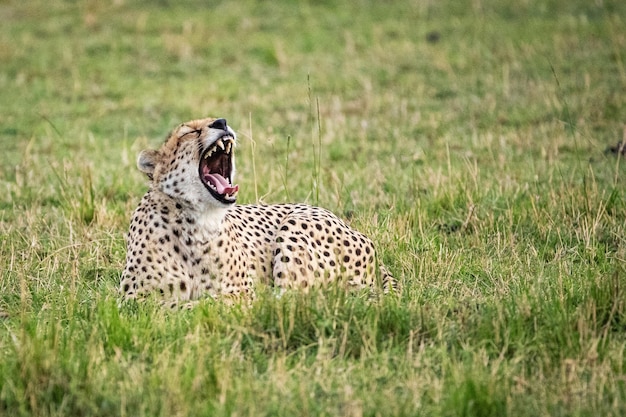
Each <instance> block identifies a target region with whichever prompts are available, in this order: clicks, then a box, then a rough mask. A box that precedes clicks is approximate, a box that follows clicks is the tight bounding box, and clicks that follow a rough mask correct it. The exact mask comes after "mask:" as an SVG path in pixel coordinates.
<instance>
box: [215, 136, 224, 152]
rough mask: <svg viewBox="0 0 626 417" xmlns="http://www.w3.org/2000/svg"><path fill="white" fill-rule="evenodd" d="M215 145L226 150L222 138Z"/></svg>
mask: <svg viewBox="0 0 626 417" xmlns="http://www.w3.org/2000/svg"><path fill="white" fill-rule="evenodd" d="M215 145H217V146H219V147H220V149H221V150H224V141H223V140H222V139H221V138H220V139H218V140H217V142H215Z"/></svg>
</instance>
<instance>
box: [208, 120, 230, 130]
mask: <svg viewBox="0 0 626 417" xmlns="http://www.w3.org/2000/svg"><path fill="white" fill-rule="evenodd" d="M209 127H210V128H211V129H219V130H226V119H216V120H214V121H213V123H211V124H210V125H209Z"/></svg>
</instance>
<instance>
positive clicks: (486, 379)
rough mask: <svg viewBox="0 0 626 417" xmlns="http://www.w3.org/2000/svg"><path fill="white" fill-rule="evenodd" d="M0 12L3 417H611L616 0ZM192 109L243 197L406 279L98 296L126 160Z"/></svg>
mask: <svg viewBox="0 0 626 417" xmlns="http://www.w3.org/2000/svg"><path fill="white" fill-rule="evenodd" d="M463 3H466V4H463ZM0 22H1V23H0V91H1V93H0V109H1V110H0V146H1V152H0V316H1V318H0V415H6V416H28V415H37V416H193V415H207V416H226V415H229V416H231V415H232V416H261V415H267V416H293V415H301V416H306V415H325V416H335V415H342V416H391V415H397V416H419V415H422V416H457V415H459V416H506V415H510V416H570V415H571V416H623V415H625V414H626V266H625V264H626V182H625V181H626V167H625V165H626V162H625V161H624V155H620V154H619V152H611V151H606V150H607V148H608V147H611V146H613V147H615V146H616V144H617V143H618V142H619V141H620V140H622V138H623V137H624V136H626V130H625V123H626V99H625V97H626V67H625V65H626V32H625V31H624V27H625V26H626V2H624V1H622V0H600V1H585V0H573V1H571V0H547V1H539V0H522V1H519V0H502V1H495V0H494V1H484V0H475V1H472V2H458V1H454V0H443V1H437V2H431V1H428V0H424V1H418V0H414V1H402V2H401V1H367V0H355V1H351V2H341V1H338V0H325V1H320V2H314V1H309V2H307V1H303V2H296V1H288V0H285V1H253V0H244V1H239V2H235V1H232V2H230V1H209V2H201V1H173V0H172V1H168V0H161V1H132V0H125V1H124V0H113V1H95V0H94V1H82V2H81V1H78V2H76V1H48V2H43V1H35V0H33V1H29V0H24V1H19V0H0ZM205 116H219V117H225V118H227V119H228V121H229V124H230V125H231V126H233V127H234V128H235V129H236V130H237V131H238V133H239V142H240V146H239V148H238V180H237V181H238V183H239V185H240V194H239V197H240V198H239V201H240V202H242V203H250V202H255V201H263V202H266V203H275V202H284V201H297V202H301V201H305V202H309V203H312V204H319V205H322V206H324V207H327V208H329V209H331V210H333V211H334V212H336V213H337V214H338V215H340V217H342V218H344V219H348V220H349V221H350V223H351V224H352V226H353V227H355V228H357V229H359V230H361V231H362V232H365V233H366V234H368V235H370V236H371V237H372V238H373V240H374V241H375V242H376V245H377V247H378V248H379V252H380V253H381V254H382V256H383V258H384V260H385V262H386V264H387V265H388V266H389V269H390V270H391V271H392V272H393V273H394V275H395V276H397V277H398V278H399V279H400V281H401V282H402V291H401V293H400V294H399V295H398V296H397V297H387V298H383V299H382V300H380V301H378V302H372V301H368V300H363V299H361V298H359V297H356V296H353V295H347V294H344V293H342V292H341V291H337V290H331V289H329V290H328V291H324V292H322V291H320V292H318V293H312V294H309V295H306V296H303V295H300V294H297V293H290V294H287V295H286V296H284V297H282V298H280V299H277V298H275V297H273V296H272V294H271V293H270V292H268V291H264V290H263V289H260V291H259V294H260V295H259V298H258V300H257V301H255V302H254V303H253V305H252V306H251V307H249V308H246V307H238V306H235V307H228V306H226V305H223V304H221V303H219V302H210V301H205V302H203V303H201V304H200V305H199V306H197V307H196V308H195V309H193V310H191V311H181V312H178V311H163V310H161V309H159V308H158V307H157V306H155V305H150V304H147V305H139V306H138V305H122V306H121V307H118V303H119V298H118V294H117V284H118V282H119V278H120V273H121V270H122V269H123V265H124V256H125V244H124V233H125V232H126V229H127V227H128V222H129V217H130V213H131V212H132V210H133V209H134V207H136V205H137V203H138V201H139V199H140V198H141V196H142V195H143V193H144V192H145V190H146V188H147V187H146V181H145V179H144V178H143V177H142V176H141V175H140V173H139V172H138V171H137V170H136V168H135V158H136V155H137V154H138V152H139V151H140V150H141V149H144V148H146V147H156V146H158V145H159V144H160V143H161V141H162V140H163V139H164V137H165V135H166V133H167V132H168V131H169V130H170V129H172V128H173V127H174V126H176V125H177V124H178V123H181V122H183V121H186V120H189V119H193V118H200V117H205ZM625 140H626V138H625Z"/></svg>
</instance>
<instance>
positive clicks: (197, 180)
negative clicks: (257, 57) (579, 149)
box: [120, 118, 395, 307]
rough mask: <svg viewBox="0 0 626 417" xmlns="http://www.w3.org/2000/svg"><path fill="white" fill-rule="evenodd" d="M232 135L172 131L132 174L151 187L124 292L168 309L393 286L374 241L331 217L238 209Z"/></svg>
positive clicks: (306, 211) (224, 129) (131, 247)
mask: <svg viewBox="0 0 626 417" xmlns="http://www.w3.org/2000/svg"><path fill="white" fill-rule="evenodd" d="M235 143H236V135H235V132H234V131H233V130H232V129H231V128H230V126H228V124H227V122H226V120H225V119H221V118H218V119H214V118H207V119H201V120H193V121H190V122H187V123H183V124H181V125H180V126H178V127H177V128H176V129H175V130H174V131H173V132H172V133H171V134H170V135H169V137H168V138H167V140H166V141H165V143H164V144H163V145H162V147H161V148H160V149H159V150H144V151H142V152H141V153H140V155H139V157H138V159H137V167H138V168H139V170H140V171H141V172H143V173H144V174H145V175H146V176H147V177H148V179H149V180H150V188H149V190H148V191H147V193H146V194H145V195H144V196H143V198H142V200H141V202H140V203H139V206H138V207H137V209H136V210H135V211H134V213H133V215H132V218H131V222H130V230H129V233H128V235H127V255H126V267H125V269H124V271H123V273H122V278H121V283H120V290H121V292H122V294H123V297H124V298H125V299H143V298H146V297H147V296H150V295H152V294H154V295H156V297H157V299H158V300H160V301H161V303H162V304H168V303H169V304H170V305H171V306H172V307H173V306H175V305H178V304H180V303H183V302H189V301H191V300H197V299H199V298H202V297H206V296H209V297H213V298H220V297H226V298H228V297H231V298H232V297H234V298H237V297H245V298H248V299H251V298H253V297H254V288H255V285H256V284H257V283H264V284H266V285H270V286H274V287H276V288H277V289H278V290H279V291H283V290H285V289H289V288H302V289H307V288H309V287H312V286H315V285H323V284H325V283H330V282H334V281H340V282H341V283H342V285H346V286H347V287H352V288H365V287H369V288H371V289H373V290H374V289H375V287H376V286H378V287H381V286H382V289H383V291H385V292H388V291H389V290H390V289H393V288H394V287H395V280H394V279H393V277H392V276H391V275H390V274H389V273H388V272H387V270H386V269H385V268H384V266H383V265H382V264H379V266H378V272H379V274H378V276H380V278H381V279H380V281H379V280H377V279H376V277H377V274H376V270H377V264H376V254H375V251H374V245H373V243H372V241H371V240H370V239H369V238H367V237H366V236H365V235H363V234H361V233H359V232H357V231H355V230H353V229H351V228H350V227H349V226H347V225H346V224H345V223H344V222H343V221H342V220H340V219H339V218H338V217H336V216H335V215H334V214H332V213H331V212H330V211H328V210H325V209H323V208H320V207H313V206H309V205H305V204H274V205H263V204H256V205H237V204H235V202H236V200H237V193H238V190H239V186H238V185H236V184H235V183H234V182H233V179H234V176H235V158H234V147H235Z"/></svg>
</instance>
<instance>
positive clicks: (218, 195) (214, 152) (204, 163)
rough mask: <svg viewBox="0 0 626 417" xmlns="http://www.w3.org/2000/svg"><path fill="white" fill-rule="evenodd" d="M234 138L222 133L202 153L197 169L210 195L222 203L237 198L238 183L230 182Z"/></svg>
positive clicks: (231, 201) (229, 202)
mask: <svg viewBox="0 0 626 417" xmlns="http://www.w3.org/2000/svg"><path fill="white" fill-rule="evenodd" d="M234 145H235V138H234V137H232V136H230V135H224V136H222V137H221V138H219V139H217V140H216V141H215V142H214V143H213V144H212V145H211V146H209V147H208V148H207V150H205V151H204V152H203V153H202V156H201V158H200V166H199V167H198V171H199V174H200V179H201V180H202V183H203V184H204V186H205V187H206V189H207V190H209V192H210V193H211V195H212V196H213V197H214V198H215V199H216V200H217V201H220V202H222V203H224V204H233V203H234V202H235V200H236V199H237V191H239V186H238V185H233V184H232V180H233V179H232V171H233V154H232V150H233V147H234Z"/></svg>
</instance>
